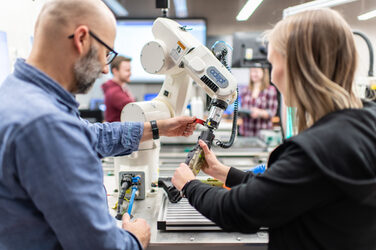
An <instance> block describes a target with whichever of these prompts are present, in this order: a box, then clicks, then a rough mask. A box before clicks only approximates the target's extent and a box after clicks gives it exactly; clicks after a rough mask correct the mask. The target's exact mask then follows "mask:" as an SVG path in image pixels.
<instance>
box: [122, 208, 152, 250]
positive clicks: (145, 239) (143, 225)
mask: <svg viewBox="0 0 376 250" xmlns="http://www.w3.org/2000/svg"><path fill="white" fill-rule="evenodd" d="M122 220H123V224H122V228H123V229H124V230H127V231H129V232H131V233H132V234H133V235H134V236H136V237H137V239H138V240H139V241H140V243H141V245H142V247H143V248H144V249H145V248H146V247H147V246H148V245H149V242H150V226H149V225H148V223H147V222H146V221H145V220H144V219H135V220H133V221H130V220H131V219H130V217H129V214H128V213H125V214H124V215H123V219H122Z"/></svg>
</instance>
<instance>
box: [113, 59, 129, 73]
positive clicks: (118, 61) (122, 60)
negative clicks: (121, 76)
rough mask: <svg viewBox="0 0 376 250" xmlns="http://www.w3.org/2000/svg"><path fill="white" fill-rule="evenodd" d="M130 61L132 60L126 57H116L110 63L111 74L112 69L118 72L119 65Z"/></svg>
mask: <svg viewBox="0 0 376 250" xmlns="http://www.w3.org/2000/svg"><path fill="white" fill-rule="evenodd" d="M130 61H132V58H130V57H126V56H117V57H115V59H114V60H113V61H112V62H111V72H113V71H114V69H117V70H119V67H120V64H121V63H122V62H130Z"/></svg>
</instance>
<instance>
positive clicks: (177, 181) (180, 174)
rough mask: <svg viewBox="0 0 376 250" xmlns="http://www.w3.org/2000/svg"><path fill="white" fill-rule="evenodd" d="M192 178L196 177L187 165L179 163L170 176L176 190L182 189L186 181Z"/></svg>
mask: <svg viewBox="0 0 376 250" xmlns="http://www.w3.org/2000/svg"><path fill="white" fill-rule="evenodd" d="M194 179H196V177H195V176H194V175H193V173H192V170H191V169H190V168H189V167H188V165H187V164H185V163H180V166H179V167H178V168H177V169H176V170H175V173H174V176H172V178H171V182H172V184H173V185H174V186H175V187H176V188H177V189H178V190H182V189H183V187H184V185H185V184H186V183H187V182H188V181H191V180H194Z"/></svg>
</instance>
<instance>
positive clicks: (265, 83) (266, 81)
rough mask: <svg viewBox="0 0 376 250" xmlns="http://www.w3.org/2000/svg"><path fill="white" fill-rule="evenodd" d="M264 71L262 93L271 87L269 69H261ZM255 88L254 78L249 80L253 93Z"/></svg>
mask: <svg viewBox="0 0 376 250" xmlns="http://www.w3.org/2000/svg"><path fill="white" fill-rule="evenodd" d="M261 70H262V74H263V75H262V80H261V86H260V91H263V90H264V89H267V88H269V86H270V77H269V69H268V68H261ZM253 87H254V81H252V77H250V79H249V89H250V90H251V91H253Z"/></svg>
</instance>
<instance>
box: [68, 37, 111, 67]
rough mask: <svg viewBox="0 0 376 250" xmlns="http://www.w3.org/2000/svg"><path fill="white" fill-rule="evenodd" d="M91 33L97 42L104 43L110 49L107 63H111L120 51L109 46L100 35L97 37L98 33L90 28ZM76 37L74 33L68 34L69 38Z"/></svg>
mask: <svg viewBox="0 0 376 250" xmlns="http://www.w3.org/2000/svg"><path fill="white" fill-rule="evenodd" d="M89 34H90V35H91V36H92V37H93V38H94V39H95V40H97V42H99V43H100V44H102V45H103V46H104V47H106V49H108V50H109V52H108V53H107V55H106V59H107V62H106V64H110V63H111V62H112V61H113V60H114V59H115V57H116V56H117V55H118V53H117V52H116V51H115V50H113V49H112V48H111V47H110V46H108V45H107V44H106V43H105V42H103V41H102V40H101V39H100V38H99V37H97V35H95V34H94V33H93V32H91V31H90V30H89ZM73 37H74V34H72V35H70V36H68V38H69V39H72V38H73Z"/></svg>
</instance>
